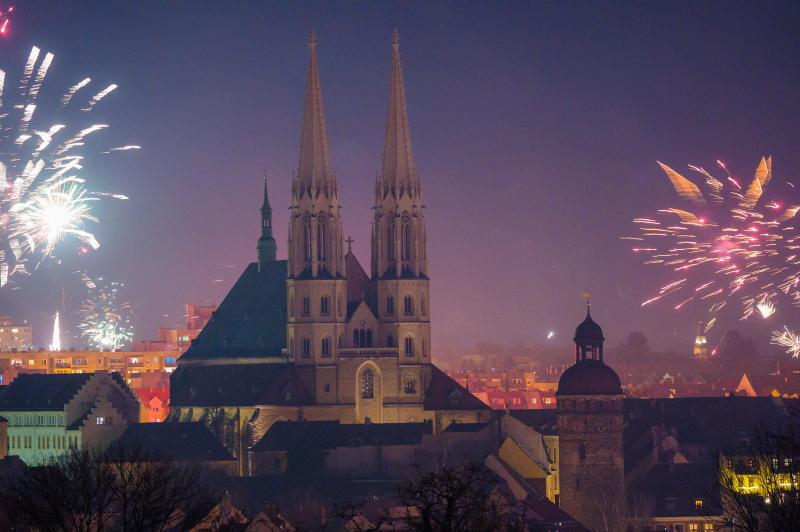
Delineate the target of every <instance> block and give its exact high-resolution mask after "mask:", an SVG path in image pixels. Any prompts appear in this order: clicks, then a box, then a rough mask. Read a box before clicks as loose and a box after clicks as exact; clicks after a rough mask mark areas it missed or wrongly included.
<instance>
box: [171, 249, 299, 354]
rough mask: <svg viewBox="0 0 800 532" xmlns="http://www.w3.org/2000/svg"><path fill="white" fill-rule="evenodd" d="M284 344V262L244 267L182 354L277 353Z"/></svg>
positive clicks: (253, 264)
mask: <svg viewBox="0 0 800 532" xmlns="http://www.w3.org/2000/svg"><path fill="white" fill-rule="evenodd" d="M285 347H286V261H285V260H278V261H272V262H267V263H265V264H264V266H263V268H262V270H261V271H259V270H258V264H256V263H252V264H250V265H248V266H247V268H246V269H245V271H244V272H243V273H242V275H241V277H239V280H238V281H236V284H234V285H233V288H231V290H230V292H228V295H227V296H225V299H224V300H223V301H222V303H221V304H220V306H219V308H218V309H217V310H216V311H214V314H213V315H212V316H211V320H209V322H208V323H207V324H206V326H205V327H203V331H202V332H201V333H200V335H199V336H198V337H197V339H195V340H194V341H193V342H192V345H191V347H190V348H189V350H188V351H186V353H185V354H184V355H183V356H182V357H181V360H182V361H192V360H204V359H210V358H225V357H231V358H240V357H263V356H280V354H281V350H282V349H283V348H285Z"/></svg>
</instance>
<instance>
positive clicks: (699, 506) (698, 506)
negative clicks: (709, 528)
mask: <svg viewBox="0 0 800 532" xmlns="http://www.w3.org/2000/svg"><path fill="white" fill-rule="evenodd" d="M694 508H695V510H702V509H703V499H695V500H694Z"/></svg>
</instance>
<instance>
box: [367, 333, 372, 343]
mask: <svg viewBox="0 0 800 532" xmlns="http://www.w3.org/2000/svg"><path fill="white" fill-rule="evenodd" d="M367 347H372V329H367Z"/></svg>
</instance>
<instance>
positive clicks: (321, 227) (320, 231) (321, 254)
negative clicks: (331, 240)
mask: <svg viewBox="0 0 800 532" xmlns="http://www.w3.org/2000/svg"><path fill="white" fill-rule="evenodd" d="M325 221H326V220H325V216H323V215H320V217H319V222H318V223H317V258H318V259H319V260H320V261H324V260H325V251H326V249H325V244H326V243H327V241H328V239H327V238H325V236H326V235H325V230H326V227H327V226H326V225H325Z"/></svg>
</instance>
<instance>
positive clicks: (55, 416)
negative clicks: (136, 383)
mask: <svg viewBox="0 0 800 532" xmlns="http://www.w3.org/2000/svg"><path fill="white" fill-rule="evenodd" d="M0 416H2V417H3V418H5V419H7V420H8V454H10V455H17V456H19V457H20V458H21V459H22V460H23V461H25V463H27V464H29V465H36V464H42V463H45V462H47V461H48V460H49V459H50V458H53V457H56V456H58V455H59V454H62V453H64V452H67V451H68V450H70V449H86V448H89V447H92V448H101V449H102V448H104V447H106V446H107V445H108V444H110V443H111V442H112V441H114V440H115V439H117V438H119V436H120V435H121V434H122V433H123V432H124V431H125V429H126V428H127V426H128V425H129V424H131V423H136V422H138V421H139V401H138V399H137V398H136V396H135V395H134V394H133V392H132V391H131V390H130V388H128V386H127V385H126V384H125V382H124V381H123V380H122V378H121V377H120V376H119V374H116V373H105V372H98V373H91V374H90V373H84V374H73V375H36V374H27V375H20V376H19V377H17V378H16V379H15V380H14V382H12V383H11V384H10V385H9V386H8V388H7V389H6V390H5V391H4V392H3V394H2V396H0Z"/></svg>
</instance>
